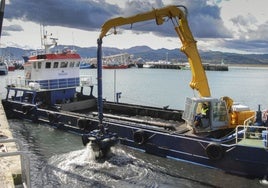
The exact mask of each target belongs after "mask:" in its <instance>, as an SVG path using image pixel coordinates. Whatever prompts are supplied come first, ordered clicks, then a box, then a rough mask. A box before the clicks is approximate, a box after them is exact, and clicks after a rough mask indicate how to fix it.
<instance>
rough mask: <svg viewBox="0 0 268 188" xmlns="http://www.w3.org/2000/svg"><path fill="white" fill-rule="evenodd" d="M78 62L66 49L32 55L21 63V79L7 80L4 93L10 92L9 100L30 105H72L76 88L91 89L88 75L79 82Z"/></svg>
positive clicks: (73, 52) (73, 53) (75, 97)
mask: <svg viewBox="0 0 268 188" xmlns="http://www.w3.org/2000/svg"><path fill="white" fill-rule="evenodd" d="M80 60H81V58H80V55H79V54H77V53H76V52H75V51H73V50H69V49H64V50H63V51H61V52H54V53H39V52H36V54H34V55H32V56H30V57H29V59H28V62H26V63H25V64H24V78H15V79H14V78H13V79H10V80H9V81H8V83H7V91H8V94H9V93H10V91H12V90H13V91H14V92H15V93H13V94H11V95H12V99H13V100H17V101H23V102H26V103H32V104H36V103H39V102H42V103H43V104H45V105H48V106H51V105H55V104H62V103H69V102H73V101H74V100H76V99H77V96H76V95H77V92H76V88H77V87H80V86H93V84H92V78H91V77H90V76H88V77H87V78H83V79H82V78H81V79H82V80H81V79H80V72H79V70H80ZM81 81H82V83H81ZM7 98H8V96H7Z"/></svg>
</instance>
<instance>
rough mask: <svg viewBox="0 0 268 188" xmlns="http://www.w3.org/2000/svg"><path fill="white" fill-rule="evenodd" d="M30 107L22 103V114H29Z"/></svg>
mask: <svg viewBox="0 0 268 188" xmlns="http://www.w3.org/2000/svg"><path fill="white" fill-rule="evenodd" d="M30 108H31V106H29V105H22V112H23V114H26V115H27V114H29V111H30Z"/></svg>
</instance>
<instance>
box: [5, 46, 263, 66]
mask: <svg viewBox="0 0 268 188" xmlns="http://www.w3.org/2000/svg"><path fill="white" fill-rule="evenodd" d="M63 47H66V46H61V45H59V46H58V47H57V48H59V49H62V48H63ZM67 47H69V48H70V49H75V50H76V51H77V52H78V53H79V54H80V55H81V57H83V58H95V57H96V56H97V47H88V48H81V47H78V46H67ZM31 51H34V50H23V49H20V48H14V47H7V48H2V49H1V51H0V55H4V56H7V55H8V54H9V55H10V56H11V58H14V59H21V60H22V56H24V55H26V54H29V52H31ZM102 51H103V54H104V56H106V55H114V54H119V53H129V54H133V55H134V57H136V58H139V57H141V58H142V59H144V60H145V61H158V60H166V59H168V60H169V61H171V62H187V57H186V56H185V54H184V53H182V52H181V51H180V49H173V50H168V49H165V48H161V49H157V50H154V49H151V48H150V47H148V46H135V47H132V48H128V49H118V48H110V47H103V50H102ZM199 53H200V56H201V59H202V62H203V63H215V64H219V63H221V62H222V61H223V62H224V63H225V64H256V65H268V54H236V53H225V52H218V51H206V52H205V51H199Z"/></svg>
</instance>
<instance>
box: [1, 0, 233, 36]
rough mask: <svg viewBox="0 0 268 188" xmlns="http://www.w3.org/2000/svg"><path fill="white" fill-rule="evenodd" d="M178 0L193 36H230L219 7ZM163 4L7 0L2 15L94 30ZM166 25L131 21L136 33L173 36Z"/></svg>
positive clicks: (152, 0) (156, 1)
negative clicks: (186, 8) (114, 20)
mask: <svg viewBox="0 0 268 188" xmlns="http://www.w3.org/2000/svg"><path fill="white" fill-rule="evenodd" d="M181 2H182V5H186V6H187V7H188V10H189V24H190V26H191V28H192V31H193V33H194V35H195V36H196V37H201V38H210V37H212V38H213V37H229V36H230V33H229V32H228V30H227V29H226V28H224V26H223V23H222V20H221V18H220V16H219V14H220V9H219V7H217V6H216V5H208V4H207V3H206V1H205V0H195V1H191V2H190V3H189V1H187V0H183V1H181ZM171 4H177V1H173V2H172V1H171ZM165 5H166V4H164V1H162V0H149V1H142V0H129V1H126V3H125V6H124V7H123V8H122V7H121V8H120V7H119V6H117V5H114V4H110V3H107V1H105V0H91V1H89V0H57V1H55V0H45V1H44V0H43V1H36V0H24V1H22V0H10V3H9V4H7V6H6V11H5V18H6V19H9V20H12V19H19V20H23V21H32V22H35V23H39V24H44V25H49V26H63V27H70V28H77V29H82V30H91V31H94V30H99V29H100V27H101V25H102V24H103V23H104V22H105V21H106V20H108V19H110V18H112V17H117V16H122V15H123V16H130V15H134V14H137V13H141V12H146V11H150V10H152V9H153V8H160V7H163V6H165ZM136 25H137V27H136ZM127 27H128V28H129V26H127ZM170 28H173V26H172V25H171V23H168V24H164V25H163V26H161V27H157V26H156V25H155V23H154V22H153V21H151V22H148V23H147V24H146V23H143V24H135V27H133V28H132V29H133V30H134V31H138V32H149V31H152V32H154V33H155V34H157V35H159V36H173V37H176V33H175V32H174V30H173V29H170Z"/></svg>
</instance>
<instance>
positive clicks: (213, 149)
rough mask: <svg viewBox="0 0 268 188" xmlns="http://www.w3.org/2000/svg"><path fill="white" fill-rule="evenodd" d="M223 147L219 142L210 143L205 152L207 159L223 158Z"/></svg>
mask: <svg viewBox="0 0 268 188" xmlns="http://www.w3.org/2000/svg"><path fill="white" fill-rule="evenodd" d="M224 153H225V151H224V149H223V148H222V146H221V145H220V144H217V143H210V144H208V145H207V147H206V154H207V156H208V158H209V159H211V160H214V161H217V160H220V159H222V158H223V156H224Z"/></svg>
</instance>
